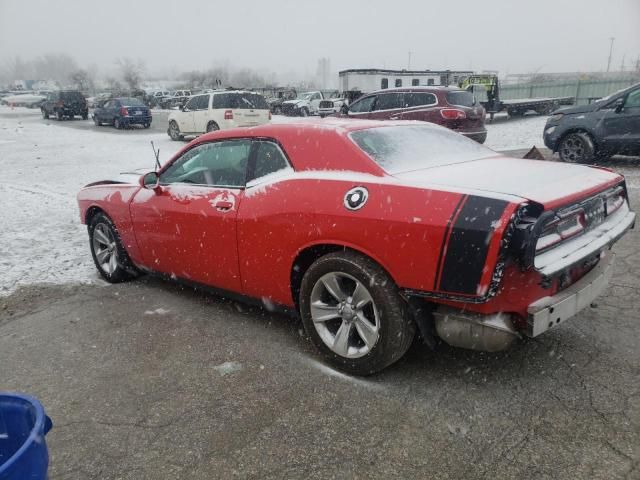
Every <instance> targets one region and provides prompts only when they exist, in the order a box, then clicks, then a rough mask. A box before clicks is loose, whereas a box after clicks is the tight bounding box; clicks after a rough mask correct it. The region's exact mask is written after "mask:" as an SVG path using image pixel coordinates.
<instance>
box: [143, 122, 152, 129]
mask: <svg viewBox="0 0 640 480" xmlns="http://www.w3.org/2000/svg"><path fill="white" fill-rule="evenodd" d="M142 126H143V127H144V128H149V127H150V126H151V124H150V123H149V122H147V123H145V124H144V125H142Z"/></svg>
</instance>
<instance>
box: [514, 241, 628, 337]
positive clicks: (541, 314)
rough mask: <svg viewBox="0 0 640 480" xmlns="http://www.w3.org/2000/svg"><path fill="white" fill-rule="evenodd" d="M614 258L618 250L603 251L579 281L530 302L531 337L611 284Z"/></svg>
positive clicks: (528, 325) (528, 322)
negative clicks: (615, 251) (611, 251)
mask: <svg viewBox="0 0 640 480" xmlns="http://www.w3.org/2000/svg"><path fill="white" fill-rule="evenodd" d="M614 261H615V254H614V253H610V252H609V253H606V254H604V253H603V254H602V258H601V259H600V261H599V262H598V264H597V265H596V266H595V267H593V268H592V269H591V270H590V271H589V273H587V274H586V275H585V276H584V277H582V278H581V279H580V280H578V281H577V282H576V283H574V284H572V285H570V286H569V287H567V288H566V289H564V290H562V291H561V292H559V293H557V294H556V295H553V296H552V297H544V298H541V299H540V300H538V301H536V302H534V303H532V304H531V305H529V308H528V309H527V312H528V314H529V315H528V318H527V329H526V332H525V333H526V334H527V336H529V337H536V336H538V335H540V334H541V333H544V332H546V331H547V330H549V329H550V328H552V327H555V326H556V325H559V324H560V323H562V322H564V321H565V320H568V319H569V318H571V317H573V316H574V315H576V314H577V313H578V312H580V311H581V310H583V309H585V308H586V307H588V306H589V305H591V303H592V302H593V301H594V300H595V299H596V297H598V296H599V295H600V294H601V293H602V292H603V291H604V289H605V288H606V287H607V285H608V284H609V281H610V280H611V275H612V274H613V263H614Z"/></svg>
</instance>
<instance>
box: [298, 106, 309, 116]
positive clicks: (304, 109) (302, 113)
mask: <svg viewBox="0 0 640 480" xmlns="http://www.w3.org/2000/svg"><path fill="white" fill-rule="evenodd" d="M300 116H301V117H308V116H309V110H307V107H302V108H301V109H300Z"/></svg>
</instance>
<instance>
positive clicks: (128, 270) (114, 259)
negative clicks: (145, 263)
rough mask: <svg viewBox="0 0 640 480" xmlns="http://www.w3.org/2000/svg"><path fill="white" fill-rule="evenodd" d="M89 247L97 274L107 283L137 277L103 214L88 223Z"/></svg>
mask: <svg viewBox="0 0 640 480" xmlns="http://www.w3.org/2000/svg"><path fill="white" fill-rule="evenodd" d="M89 245H90V248H91V255H92V257H93V262H94V263H95V265H96V268H97V269H98V273H100V276H102V278H104V279H105V280H106V281H107V282H109V283H120V282H124V281H126V280H130V279H132V278H134V277H135V276H136V275H137V273H138V272H137V270H136V268H135V266H134V265H133V263H132V262H131V259H130V258H129V255H128V254H127V251H126V250H125V249H124V247H123V245H122V241H121V240H120V235H119V234H118V230H117V229H116V226H115V224H114V223H113V222H112V221H111V219H110V218H109V217H108V216H107V215H105V214H104V213H98V214H96V215H95V216H94V217H93V218H92V219H91V221H90V222H89Z"/></svg>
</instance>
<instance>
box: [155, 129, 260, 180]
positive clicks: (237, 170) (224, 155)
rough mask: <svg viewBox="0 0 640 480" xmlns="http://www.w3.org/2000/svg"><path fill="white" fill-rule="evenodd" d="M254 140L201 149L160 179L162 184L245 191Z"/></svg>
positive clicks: (229, 141)
mask: <svg viewBox="0 0 640 480" xmlns="http://www.w3.org/2000/svg"><path fill="white" fill-rule="evenodd" d="M250 149H251V141H250V140H227V141H222V142H212V143H204V144H202V145H198V146H196V147H194V148H192V149H191V150H189V151H188V152H185V153H184V154H183V155H182V156H181V157H180V158H178V159H177V160H176V161H175V162H173V163H172V164H171V165H170V166H169V168H167V169H166V170H165V171H164V172H162V174H161V175H160V184H162V185H169V184H190V185H207V186H216V187H230V188H231V187H233V188H242V187H244V186H245V180H246V174H247V160H248V158H249V150H250Z"/></svg>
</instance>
